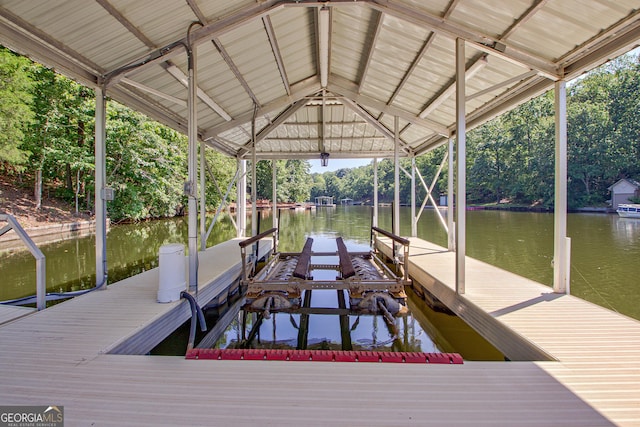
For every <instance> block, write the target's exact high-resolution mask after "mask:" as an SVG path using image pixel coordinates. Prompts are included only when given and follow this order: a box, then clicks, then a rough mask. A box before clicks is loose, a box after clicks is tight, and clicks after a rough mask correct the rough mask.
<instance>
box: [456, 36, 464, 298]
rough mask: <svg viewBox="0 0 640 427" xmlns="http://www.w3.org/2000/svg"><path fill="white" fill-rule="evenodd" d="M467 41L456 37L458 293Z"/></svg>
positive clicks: (460, 283) (460, 284) (459, 286)
mask: <svg viewBox="0 0 640 427" xmlns="http://www.w3.org/2000/svg"><path fill="white" fill-rule="evenodd" d="M464 48H465V42H464V39H460V38H458V39H456V145H457V146H456V149H457V150H456V154H457V159H456V163H457V166H458V167H457V170H456V172H457V175H458V179H457V182H456V184H457V187H458V191H457V192H456V196H457V203H456V231H455V234H456V293H458V294H464V292H465V282H466V280H465V279H466V277H465V276H466V275H465V257H466V252H467V248H466V246H467V245H466V238H467V230H466V228H467V227H466V222H467V182H466V180H467V176H466V168H467V166H466V163H467V162H466V156H467V141H466V132H467V129H466V128H467V125H466V109H465V59H466V58H465V53H464Z"/></svg>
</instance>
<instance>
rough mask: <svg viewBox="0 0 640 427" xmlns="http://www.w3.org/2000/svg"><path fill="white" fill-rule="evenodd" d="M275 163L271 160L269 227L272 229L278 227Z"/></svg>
mask: <svg viewBox="0 0 640 427" xmlns="http://www.w3.org/2000/svg"><path fill="white" fill-rule="evenodd" d="M276 161H277V160H276V159H273V160H271V209H272V212H271V218H273V219H272V221H271V227H273V228H276V227H278V180H277V173H276V172H277V169H276ZM278 232H279V230H278Z"/></svg>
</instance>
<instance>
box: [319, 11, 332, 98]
mask: <svg viewBox="0 0 640 427" xmlns="http://www.w3.org/2000/svg"><path fill="white" fill-rule="evenodd" d="M329 13H330V12H329V8H328V7H326V6H323V7H321V8H320V10H319V11H318V56H319V58H318V59H319V61H320V85H321V86H322V87H327V83H328V80H329Z"/></svg>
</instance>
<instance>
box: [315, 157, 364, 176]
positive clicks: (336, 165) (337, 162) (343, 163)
mask: <svg viewBox="0 0 640 427" xmlns="http://www.w3.org/2000/svg"><path fill="white" fill-rule="evenodd" d="M371 161H372V159H332V158H331V157H329V165H328V166H326V167H322V166H320V159H313V160H309V163H310V164H311V173H325V172H335V171H337V170H338V169H342V168H357V167H359V166H365V165H368V164H370V163H371Z"/></svg>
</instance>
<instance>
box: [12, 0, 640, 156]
mask: <svg viewBox="0 0 640 427" xmlns="http://www.w3.org/2000/svg"><path fill="white" fill-rule="evenodd" d="M321 7H325V8H328V9H329V11H330V30H329V32H330V34H329V44H330V45H329V50H328V57H329V73H328V84H327V87H326V88H323V87H321V83H320V65H319V63H320V61H319V60H320V55H321V54H320V52H319V35H320V34H319V32H320V29H319V24H318V20H319V18H318V16H319V9H320V8H321ZM639 7H640V3H638V0H430V1H427V2H425V1H418V0H395V1H381V0H362V1H345V0H329V1H325V2H315V1H307V0H260V1H251V0H243V1H240V0H238V1H233V2H229V1H226V0H208V1H205V0H186V1H184V2H176V1H173V0H64V1H63V0H50V1H47V2H30V1H23V0H0V43H2V44H3V45H5V46H7V47H10V48H12V49H14V50H16V51H18V52H20V53H23V54H26V55H28V56H30V57H32V58H33V59H35V60H38V61H40V62H43V63H44V64H46V65H49V66H52V67H54V68H56V69H57V70H58V71H60V72H62V73H64V74H67V75H69V76H70V77H72V78H74V79H77V80H78V81H80V82H82V83H85V84H87V85H89V86H96V85H99V84H100V85H102V84H104V85H106V87H107V95H109V96H111V97H113V98H114V99H117V100H119V101H121V102H123V103H125V104H127V105H130V106H131V107H133V108H136V109H138V110H141V111H143V112H145V113H147V114H149V115H150V116H151V117H153V118H155V119H158V120H160V121H162V122H164V123H165V124H167V125H170V126H172V127H174V128H176V129H179V130H182V131H184V130H185V126H186V123H187V107H186V98H187V88H186V86H185V83H184V82H185V81H186V75H187V58H186V50H185V43H186V41H187V32H188V30H189V27H190V25H191V24H192V22H194V21H200V24H199V25H192V26H191V38H190V40H191V41H192V42H193V44H194V46H196V52H197V65H198V70H197V78H198V87H199V95H198V96H199V100H198V109H197V110H198V127H199V135H200V137H201V138H202V139H204V140H205V141H207V142H208V143H209V144H210V145H212V146H214V147H216V148H218V149H220V150H221V151H223V152H225V153H226V154H229V155H234V156H240V157H248V156H250V155H251V151H250V147H251V145H252V143H251V135H252V132H251V120H252V118H253V116H254V110H255V111H257V116H256V135H257V145H256V151H257V156H258V158H290V157H301V158H317V157H318V156H319V153H320V152H322V151H326V152H328V153H329V154H330V155H331V158H340V157H371V156H378V157H384V156H391V155H392V154H393V146H394V144H393V141H392V140H391V138H392V136H393V134H394V116H398V117H399V120H398V121H399V124H400V138H401V140H402V141H401V142H402V145H403V150H402V155H404V156H412V155H415V154H419V153H421V152H424V151H426V150H428V149H430V148H432V147H434V146H436V145H438V144H439V143H440V142H442V141H443V140H444V139H445V138H447V137H448V136H449V135H450V134H451V133H452V131H453V130H454V128H455V96H454V95H455V65H454V59H455V43H454V41H455V39H456V38H462V39H464V40H466V42H467V43H466V46H467V48H466V60H467V70H468V71H467V72H468V75H467V88H466V95H467V106H466V108H467V123H468V124H470V125H471V126H476V125H478V124H480V123H482V122H484V121H486V120H488V119H490V118H491V117H494V116H495V115H497V114H499V113H501V112H503V111H506V110H508V109H510V108H513V107H514V106H516V105H517V104H519V103H521V102H524V101H526V100H527V99H530V98H531V97H534V96H536V95H538V94H540V93H542V92H544V91H545V90H548V89H551V88H552V87H553V83H554V80H558V79H566V78H572V77H575V76H577V75H579V74H580V73H582V72H584V71H586V70H589V69H591V68H593V67H595V66H597V65H599V64H601V63H603V62H604V61H606V60H607V59H609V58H611V57H613V56H615V55H617V54H620V53H622V52H624V51H627V50H630V49H632V48H633V47H635V46H637V45H638V44H639V40H640V12H639ZM323 97H324V106H323V102H322V99H323Z"/></svg>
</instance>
